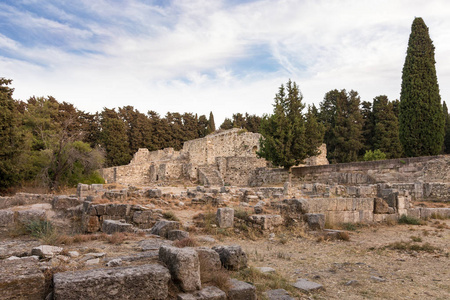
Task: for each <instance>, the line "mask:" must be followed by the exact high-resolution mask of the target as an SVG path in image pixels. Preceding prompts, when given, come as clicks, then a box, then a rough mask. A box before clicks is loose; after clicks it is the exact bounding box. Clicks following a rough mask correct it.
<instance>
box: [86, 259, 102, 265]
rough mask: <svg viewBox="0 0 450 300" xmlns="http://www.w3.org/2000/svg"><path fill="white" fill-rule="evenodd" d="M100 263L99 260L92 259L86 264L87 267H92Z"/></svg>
mask: <svg viewBox="0 0 450 300" xmlns="http://www.w3.org/2000/svg"><path fill="white" fill-rule="evenodd" d="M99 263H100V259H99V258H92V259H88V260H86V261H85V262H84V264H85V265H86V266H90V265H97V264H99Z"/></svg>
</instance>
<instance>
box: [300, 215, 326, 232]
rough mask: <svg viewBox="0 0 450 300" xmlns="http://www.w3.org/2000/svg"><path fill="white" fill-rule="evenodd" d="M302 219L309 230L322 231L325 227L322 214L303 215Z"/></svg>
mask: <svg viewBox="0 0 450 300" xmlns="http://www.w3.org/2000/svg"><path fill="white" fill-rule="evenodd" d="M304 218H305V222H306V223H308V227H309V229H310V230H323V229H324V227H325V215H324V214H305V215H304Z"/></svg>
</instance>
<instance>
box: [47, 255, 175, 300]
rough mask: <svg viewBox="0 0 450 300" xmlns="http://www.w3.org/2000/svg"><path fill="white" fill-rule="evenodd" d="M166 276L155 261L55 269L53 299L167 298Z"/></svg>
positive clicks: (165, 270) (167, 273) (161, 267)
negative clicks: (101, 266)
mask: <svg viewBox="0 0 450 300" xmlns="http://www.w3.org/2000/svg"><path fill="white" fill-rule="evenodd" d="M169 279H170V273H169V270H167V268H165V267H163V266H161V265H158V264H148V265H140V266H133V267H117V268H112V269H109V268H108V269H94V270H88V271H75V272H63V273H56V274H55V275H53V285H54V299H55V300H75V299H166V298H167V296H168V282H169Z"/></svg>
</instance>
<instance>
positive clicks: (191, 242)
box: [173, 237, 198, 248]
mask: <svg viewBox="0 0 450 300" xmlns="http://www.w3.org/2000/svg"><path fill="white" fill-rule="evenodd" d="M173 245H174V246H175V247H178V248H184V247H197V246H198V243H197V240H196V239H193V238H189V237H187V238H184V239H182V240H178V241H175V242H174V243H173Z"/></svg>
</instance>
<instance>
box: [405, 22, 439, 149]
mask: <svg viewBox="0 0 450 300" xmlns="http://www.w3.org/2000/svg"><path fill="white" fill-rule="evenodd" d="M435 63H436V62H435V59H434V46H433V42H432V41H431V39H430V36H429V33H428V27H427V26H426V25H425V22H424V21H423V19H422V18H415V19H414V21H413V23H412V26H411V35H410V36H409V42H408V50H407V53H406V59H405V64H404V65H403V74H402V88H401V93H400V115H399V125H400V126H399V127H400V128H399V132H400V141H401V143H402V146H403V150H404V154H405V155H406V156H422V155H436V154H439V153H440V152H441V150H442V145H443V142H444V115H443V112H442V106H441V96H440V95H439V86H438V81H437V76H436V68H435Z"/></svg>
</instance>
